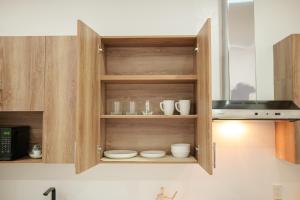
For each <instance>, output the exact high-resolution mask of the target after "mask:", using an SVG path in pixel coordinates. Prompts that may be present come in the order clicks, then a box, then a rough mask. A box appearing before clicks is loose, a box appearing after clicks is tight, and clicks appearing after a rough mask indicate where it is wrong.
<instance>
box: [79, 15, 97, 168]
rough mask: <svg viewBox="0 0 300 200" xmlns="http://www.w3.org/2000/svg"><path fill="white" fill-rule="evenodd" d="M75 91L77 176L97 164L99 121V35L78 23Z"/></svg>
mask: <svg viewBox="0 0 300 200" xmlns="http://www.w3.org/2000/svg"><path fill="white" fill-rule="evenodd" d="M77 26H78V27H77V31H78V32H77V37H78V51H79V52H78V53H79V56H78V59H79V60H78V70H77V73H78V84H77V85H78V88H77V97H78V99H77V109H76V110H77V123H76V124H77V129H76V157H75V165H76V172H77V173H80V172H82V171H84V170H86V169H89V168H91V167H93V166H95V165H96V164H97V163H98V158H99V155H98V154H97V143H98V141H99V140H98V136H99V130H100V118H99V116H100V115H99V107H100V100H99V93H100V82H99V79H98V77H99V72H100V66H99V54H98V53H97V51H98V39H99V36H98V34H97V33H96V32H95V31H93V30H92V29H91V28H89V27H88V26H87V25H85V24H84V23H83V22H81V21H78V25H77Z"/></svg>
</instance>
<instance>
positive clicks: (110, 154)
mask: <svg viewBox="0 0 300 200" xmlns="http://www.w3.org/2000/svg"><path fill="white" fill-rule="evenodd" d="M104 156H105V157H107V158H113V159H125V158H133V157H135V156H137V152H136V151H132V150H109V151H104Z"/></svg>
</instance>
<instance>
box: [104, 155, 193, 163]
mask: <svg viewBox="0 0 300 200" xmlns="http://www.w3.org/2000/svg"><path fill="white" fill-rule="evenodd" d="M101 162H104V163H179V164H180V163H197V160H196V159H195V158H194V157H193V156H190V157H188V158H174V157H173V156H170V155H167V156H165V157H163V158H143V157H140V156H137V157H134V158H129V159H111V158H105V157H103V158H101Z"/></svg>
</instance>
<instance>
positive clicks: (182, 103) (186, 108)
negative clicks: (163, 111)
mask: <svg viewBox="0 0 300 200" xmlns="http://www.w3.org/2000/svg"><path fill="white" fill-rule="evenodd" d="M175 108H176V110H177V111H178V112H179V113H180V115H189V114H190V110H191V101H190V100H179V101H178V102H176V103H175Z"/></svg>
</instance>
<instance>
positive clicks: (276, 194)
mask: <svg viewBox="0 0 300 200" xmlns="http://www.w3.org/2000/svg"><path fill="white" fill-rule="evenodd" d="M273 200H283V197H282V185H279V184H274V185H273Z"/></svg>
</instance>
